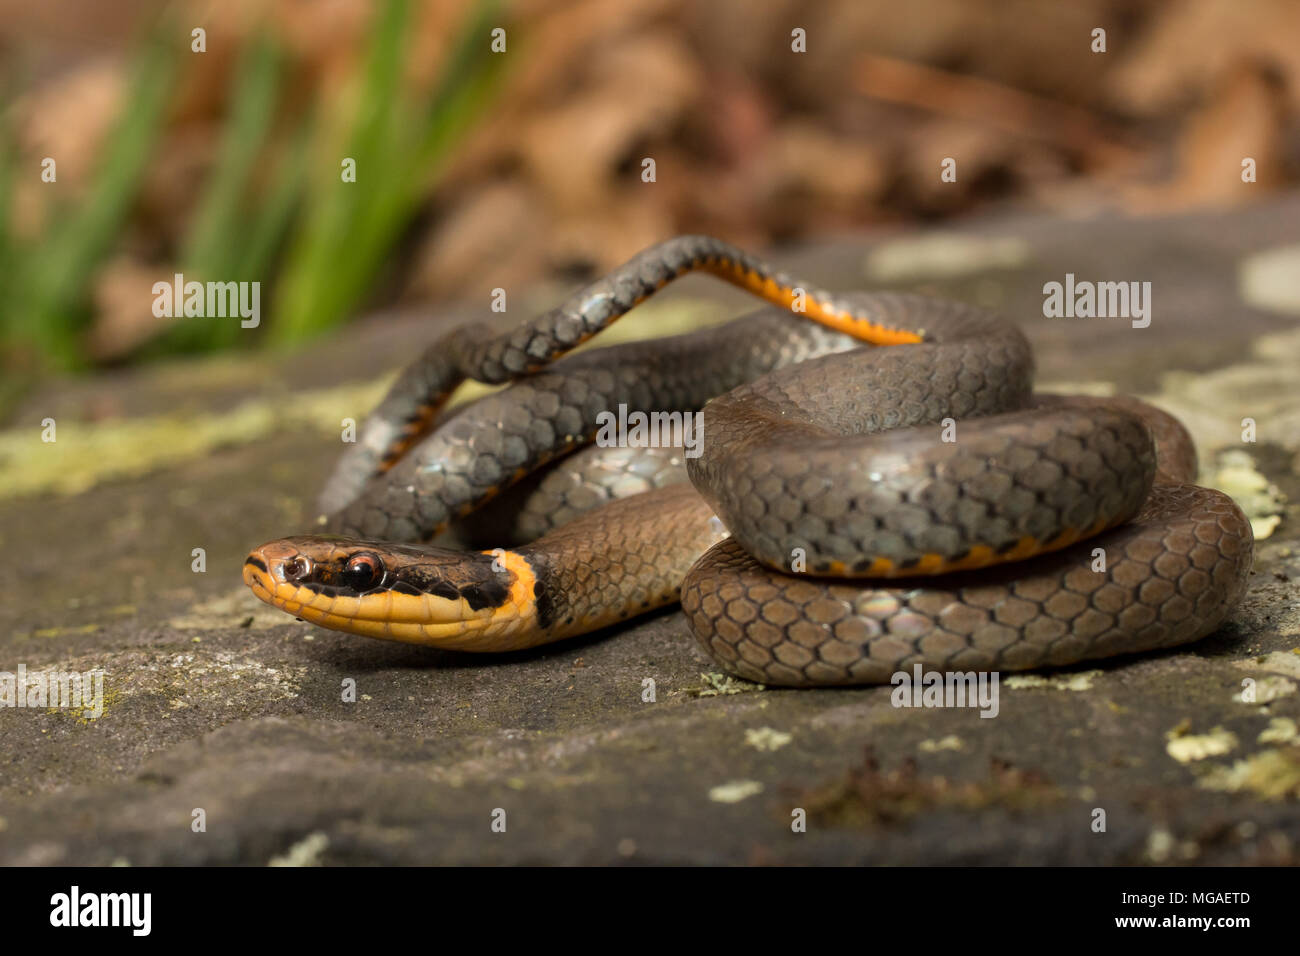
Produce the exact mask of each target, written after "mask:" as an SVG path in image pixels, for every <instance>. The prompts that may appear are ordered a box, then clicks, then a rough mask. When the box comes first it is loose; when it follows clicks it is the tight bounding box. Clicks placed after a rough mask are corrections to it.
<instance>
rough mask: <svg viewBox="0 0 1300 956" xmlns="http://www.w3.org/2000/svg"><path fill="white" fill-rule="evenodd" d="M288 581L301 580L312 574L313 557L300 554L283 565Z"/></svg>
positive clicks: (285, 577)
mask: <svg viewBox="0 0 1300 956" xmlns="http://www.w3.org/2000/svg"><path fill="white" fill-rule="evenodd" d="M281 567H282V568H283V573H284V579H285V580H286V581H301V580H302V579H303V578H306V577H308V576H310V575H311V559H310V558H307V557H304V556H303V555H301V554H300V555H298V556H297V557H294V558H290V559H289V560H288V561H286V562H284V564H283V565H281Z"/></svg>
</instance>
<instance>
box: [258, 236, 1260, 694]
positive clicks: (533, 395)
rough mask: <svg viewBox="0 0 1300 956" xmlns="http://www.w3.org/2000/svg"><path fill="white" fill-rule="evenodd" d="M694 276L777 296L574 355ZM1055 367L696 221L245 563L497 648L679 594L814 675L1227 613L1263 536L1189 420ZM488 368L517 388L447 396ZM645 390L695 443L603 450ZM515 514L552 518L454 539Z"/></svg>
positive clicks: (474, 338)
mask: <svg viewBox="0 0 1300 956" xmlns="http://www.w3.org/2000/svg"><path fill="white" fill-rule="evenodd" d="M689 273H703V274H708V275H712V276H715V277H718V278H721V279H723V280H725V281H727V282H729V283H731V284H733V285H735V286H739V287H740V288H742V289H744V290H746V291H748V292H750V293H752V294H754V295H756V296H758V297H759V298H761V299H763V300H765V302H766V303H767V306H766V307H765V308H764V309H762V310H760V311H758V312H756V313H754V314H753V315H749V316H745V317H742V318H740V319H736V320H734V321H732V322H728V323H726V324H724V325H719V326H714V327H710V328H706V329H704V330H700V331H696V332H692V333H688V334H685V335H678V336H671V337H667V338H662V339H658V340H652V341H639V342H630V343H624V344H621V345H614V346H609V347H606V348H591V349H586V350H582V351H580V352H578V353H576V354H567V353H569V352H570V351H571V350H573V349H574V348H575V347H576V346H578V345H580V344H582V343H583V342H585V341H587V340H588V339H590V338H592V337H593V336H594V335H596V334H597V333H599V332H600V331H601V330H603V329H604V328H606V327H607V326H609V325H610V324H611V323H612V322H614V321H615V320H616V319H618V318H619V317H620V316H622V315H624V314H626V313H627V312H628V311H630V310H631V309H633V308H634V307H635V306H636V305H637V304H639V303H641V302H642V301H644V300H645V299H646V298H648V297H649V296H651V295H653V294H654V293H655V292H656V291H657V290H659V289H661V288H663V287H664V286H665V285H667V284H668V283H669V282H671V281H673V280H674V279H677V278H679V277H681V276H683V275H686V274H689ZM593 344H594V343H593ZM1033 375H1034V359H1033V353H1032V350H1031V348H1030V345H1029V342H1028V340H1027V338H1026V337H1025V335H1024V333H1023V332H1022V331H1021V330H1020V328H1019V327H1018V326H1017V325H1016V324H1015V323H1013V322H1011V321H1010V320H1008V319H1006V318H1003V317H1001V316H1000V315H997V314H995V313H993V312H990V311H987V310H985V309H982V308H979V307H976V306H974V305H970V304H965V303H961V302H957V301H951V300H947V299H943V298H936V297H929V296H922V295H916V294H909V293H902V292H886V291H880V292H847V293H833V292H828V291H825V290H821V289H817V288H814V287H811V286H809V285H806V284H804V283H802V282H800V281H798V280H797V279H795V278H793V277H792V276H789V275H787V274H786V273H784V272H781V271H778V270H777V269H775V268H773V267H771V266H770V265H768V264H767V263H766V262H764V261H763V260H761V259H759V258H757V257H755V256H753V255H751V254H749V253H747V252H745V251H743V250H741V249H738V248H736V247H735V246H732V245H730V244H728V243H726V242H724V241H722V240H719V239H715V238H711V237H708V236H679V237H677V238H674V239H670V240H668V241H665V242H661V243H659V244H657V245H654V246H651V247H649V248H648V249H646V250H644V251H642V252H641V253H639V254H638V255H636V256H635V257H633V258H632V259H631V260H629V261H628V262H626V263H625V264H623V265H622V266H620V267H619V268H617V269H615V270H614V271H612V272H610V273H609V274H607V275H605V276H604V277H602V278H599V279H597V280H596V281H594V282H592V283H590V284H589V285H587V286H585V287H584V288H582V289H580V290H579V291H577V292H576V293H574V294H573V295H571V296H569V297H568V298H566V299H565V300H564V301H563V302H561V303H560V304H559V305H558V306H556V307H555V308H553V309H551V310H549V311H547V312H545V313H544V314H541V315H539V316H536V317H534V318H533V319H531V320H529V321H527V322H525V323H522V324H520V325H519V326H517V327H515V328H513V329H510V330H508V331H498V330H496V329H495V328H492V327H489V326H487V325H486V324H481V323H480V324H471V325H468V326H463V327H460V328H457V329H454V330H452V331H451V332H449V333H446V334H445V335H443V336H442V337H440V338H439V339H437V340H436V341H435V342H433V344H432V345H431V346H430V347H429V348H428V349H427V350H426V351H425V352H424V353H423V354H421V355H420V356H419V357H418V358H417V360H416V361H414V362H412V363H411V364H410V365H409V366H407V367H406V368H405V369H404V370H403V371H402V372H401V373H400V374H399V375H398V377H397V379H396V381H395V384H394V385H393V386H392V388H391V389H390V390H389V392H388V393H387V395H386V396H385V397H384V398H383V399H382V400H381V402H380V403H379V405H378V406H377V407H376V409H375V410H374V411H373V412H372V413H371V414H370V416H369V417H368V418H366V420H365V421H364V422H363V423H362V425H361V427H360V429H359V430H358V433H357V436H356V440H355V442H353V443H351V444H350V445H349V446H348V448H347V449H346V451H345V452H344V454H343V455H342V456H341V457H340V459H339V461H338V464H337V465H336V467H335V469H334V471H333V473H332V474H331V475H330V476H329V478H328V479H327V481H326V482H325V484H324V489H323V491H322V492H321V495H320V506H321V512H322V517H321V518H320V519H319V522H318V527H317V528H316V529H315V531H314V533H311V534H300V535H294V536H290V537H286V538H280V539H277V540H275V541H271V542H269V543H267V544H264V545H262V546H260V547H258V548H255V549H253V550H252V552H251V553H250V554H249V555H248V557H247V559H246V560H245V563H244V566H243V577H244V581H245V583H246V584H247V585H248V586H249V587H250V588H251V589H252V590H253V592H254V593H255V594H256V595H257V597H259V598H260V599H261V600H263V601H265V602H267V603H269V604H271V605H272V606H274V607H277V608H279V609H281V610H283V611H285V612H287V613H289V614H292V615H294V616H295V617H298V618H300V619H302V620H306V621H309V622H311V623H313V624H316V625H319V626H321V627H324V628H329V629H334V630H339V631H345V632H349V633H352V634H357V635H363V636H367V637H372V638H380V639H386V640H393V641H402V642H408V643H414V644H422V645H429V646H435V647H440V648H447V649H451V650H458V651H471V652H473V651H483V652H502V651H513V650H519V649H522V648H529V647H534V646H537V645H542V644H547V643H550V642H553V641H559V640H562V639H566V638H571V637H574V636H577V635H581V634H586V633H589V632H592V631H597V630H600V629H602V628H607V627H611V626H613V625H617V624H620V623H621V622H624V621H626V620H628V619H630V618H633V617H636V616H638V615H640V614H644V613H647V612H649V611H652V610H654V609H655V608H659V607H663V606H665V605H670V604H674V603H680V605H681V607H682V610H683V611H684V613H685V618H686V621H687V623H688V626H689V628H690V630H691V632H692V633H693V634H694V636H695V638H696V639H697V641H698V643H699V646H700V647H701V648H702V650H703V651H704V652H705V653H706V654H707V655H709V656H710V657H711V658H712V659H713V660H714V661H715V662H716V663H717V665H718V666H719V667H721V668H722V669H723V670H725V671H726V672H728V673H731V674H734V675H737V676H739V677H741V678H744V679H747V680H751V681H755V682H758V683H761V684H764V685H773V686H791V687H816V686H835V685H854V684H879V683H888V682H890V681H891V679H892V678H893V675H895V674H897V673H899V672H902V671H912V670H914V668H915V667H917V666H920V667H921V668H923V669H925V670H930V671H940V672H972V671H974V672H982V671H1020V670H1032V669H1039V668H1053V667H1061V666H1065V665H1070V664H1074V663H1076V662H1079V661H1085V660H1094V659H1099V658H1111V657H1116V656H1119V655H1129V654H1135V653H1139V652H1150V651H1155V650H1160V649H1164V648H1168V647H1173V646H1176V645H1182V644H1186V643H1189V642H1192V641H1196V640H1198V639H1200V638H1202V637H1204V636H1206V635H1208V634H1209V633H1211V632H1213V631H1214V630H1215V629H1216V628H1218V627H1219V626H1220V625H1221V624H1222V623H1223V622H1224V621H1225V620H1226V618H1227V617H1228V615H1229V614H1230V612H1231V611H1232V609H1233V608H1234V607H1235V605H1236V604H1237V603H1238V602H1239V601H1240V600H1241V598H1242V596H1243V594H1244V592H1245V590H1246V587H1247V583H1248V577H1249V575H1250V573H1251V566H1252V562H1253V537H1252V533H1251V527H1250V524H1249V522H1248V520H1247V519H1246V517H1245V515H1244V514H1243V513H1242V511H1241V509H1240V508H1239V507H1238V506H1237V505H1236V504H1235V503H1234V502H1233V500H1232V499H1231V498H1230V497H1229V496H1228V495H1226V494H1224V493H1223V492H1220V491H1217V490H1214V489H1210V488H1205V487H1201V486H1199V485H1197V484H1195V483H1194V478H1195V474H1196V460H1197V459H1196V452H1195V448H1194V446H1193V444H1192V440H1191V437H1190V435H1189V434H1188V432H1187V430H1186V429H1185V428H1184V427H1183V426H1182V424H1181V423H1180V422H1178V420H1177V419H1176V418H1174V417H1173V416H1171V415H1169V414H1168V413H1166V412H1164V411H1162V410H1160V409H1158V408H1156V407H1154V406H1152V405H1149V404H1147V403H1145V402H1142V401H1141V400H1139V399H1137V398H1132V397H1125V396H1116V397H1110V398H1096V397H1087V396H1062V395H1053V394H1044V393H1036V392H1035V391H1034V390H1033ZM466 379H474V380H477V381H479V382H483V383H487V384H499V385H504V384H507V383H510V384H509V387H506V388H503V389H501V390H498V391H496V392H494V393H492V394H489V395H487V396H486V397H483V398H480V399H478V400H477V401H476V402H473V403H471V404H469V405H463V406H460V407H459V408H457V409H455V410H454V411H451V412H448V411H447V406H448V401H449V399H450V397H451V395H452V393H453V392H454V391H455V390H456V389H457V388H458V387H459V386H460V385H461V383H462V382H464V381H465V380H466ZM620 405H623V406H626V408H627V409H632V410H641V411H643V412H646V413H650V412H656V411H659V412H662V411H663V410H678V411H687V412H691V413H692V414H694V415H695V416H696V418H695V424H696V427H697V428H698V429H699V434H700V440H699V442H698V448H697V454H694V455H690V454H685V453H684V449H683V448H682V447H675V448H669V449H664V448H650V447H646V448H643V449H633V448H629V447H614V448H605V447H600V445H599V444H594V443H593V441H594V439H596V438H597V437H598V436H599V431H600V426H601V423H602V421H605V422H607V421H608V417H606V418H604V419H602V413H605V414H606V415H608V413H610V412H611V410H613V409H617V408H619V406H620ZM624 444H625V445H627V444H628V443H627V442H625V443H624ZM566 469H567V470H566ZM493 499H496V501H495V502H493V503H492V505H489V504H488V503H489V502H492V500H493ZM507 505H508V507H506V506H507ZM494 506H495V507H504V508H505V511H504V514H505V515H506V518H505V519H503V520H502V521H498V525H499V526H501V527H504V528H513V529H514V530H515V531H516V532H518V531H519V530H520V529H521V528H523V529H525V530H528V529H531V530H532V531H533V532H540V535H539V536H538V535H532V536H530V537H531V540H525V541H524V543H522V544H514V543H511V544H510V546H508V547H501V546H498V547H483V548H480V549H474V548H467V547H447V546H443V545H441V544H436V543H432V542H433V539H434V538H435V537H436V536H438V535H440V534H442V533H443V532H445V531H446V530H447V529H448V528H453V529H454V528H456V527H458V526H468V527H473V526H474V524H475V518H476V516H478V515H482V514H485V513H486V512H488V511H490V510H491V508H492V507H494ZM502 533H504V532H502Z"/></svg>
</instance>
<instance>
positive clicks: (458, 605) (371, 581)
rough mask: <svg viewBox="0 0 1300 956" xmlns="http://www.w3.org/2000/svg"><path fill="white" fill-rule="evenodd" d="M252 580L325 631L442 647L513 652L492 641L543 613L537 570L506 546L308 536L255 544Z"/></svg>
mask: <svg viewBox="0 0 1300 956" xmlns="http://www.w3.org/2000/svg"><path fill="white" fill-rule="evenodd" d="M244 583H245V584H247V585H248V586H249V588H251V589H252V591H253V593H254V594H256V595H257V596H258V597H259V598H260V599H261V600H263V601H265V602H266V603H267V604H270V605H272V606H273V607H277V608H279V609H280V610H282V611H285V612H287V613H289V614H293V615H294V616H296V617H299V618H302V619H303V620H307V621H310V622H311V623H313V624H317V625H319V626H321V627H327V628H330V629H332V630H338V631H348V632H350V633H353V634H362V635H365V636H367V637H378V638H386V639H388V640H396V641H406V642H410V643H418V644H435V645H438V646H440V647H459V646H473V647H474V649H476V650H494V649H501V650H504V649H508V648H506V647H504V646H503V647H500V648H497V647H494V646H491V645H492V642H493V641H495V640H497V639H498V638H502V637H503V636H504V635H506V634H507V633H508V632H511V631H513V630H516V629H517V628H518V626H519V625H520V624H521V623H522V622H523V621H525V620H526V619H528V618H529V617H530V616H532V615H535V613H536V602H535V596H534V593H533V588H534V585H535V581H534V579H533V576H532V573H531V569H530V568H529V567H528V565H527V563H526V562H524V561H523V560H522V559H521V558H519V556H518V555H516V554H513V553H512V552H506V551H498V552H483V553H478V552H464V551H453V550H450V549H447V548H433V547H416V546H410V545H395V544H390V543H382V544H381V543H379V542H375V541H362V540H358V539H355V538H343V537H334V536H328V535H301V536H298V537H293V538H281V539H279V540H277V541H272V542H270V543H268V544H264V545H262V546H261V547H260V548H255V549H254V550H253V551H252V552H251V553H250V554H249V555H248V557H247V558H245V559H244ZM481 645H486V646H481Z"/></svg>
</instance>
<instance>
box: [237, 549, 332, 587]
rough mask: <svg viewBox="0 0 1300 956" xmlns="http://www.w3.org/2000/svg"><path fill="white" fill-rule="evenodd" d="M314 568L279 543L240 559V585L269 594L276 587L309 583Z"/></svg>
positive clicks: (306, 558) (297, 551) (301, 554)
mask: <svg viewBox="0 0 1300 956" xmlns="http://www.w3.org/2000/svg"><path fill="white" fill-rule="evenodd" d="M314 571H315V564H314V562H313V561H312V559H311V558H309V557H308V556H307V555H305V554H303V553H302V552H301V551H299V550H298V549H297V548H294V547H292V546H290V545H288V544H287V543H286V542H283V541H273V542H271V543H270V544H264V545H262V546H261V547H260V548H254V549H253V550H252V551H250V552H249V554H248V557H246V558H245V559H244V583H245V584H247V585H248V586H249V587H255V585H261V586H262V587H263V588H265V589H266V590H268V591H273V590H274V589H275V587H276V585H278V584H285V583H287V584H301V583H304V582H307V581H310V580H311V577H312V574H313V573H314Z"/></svg>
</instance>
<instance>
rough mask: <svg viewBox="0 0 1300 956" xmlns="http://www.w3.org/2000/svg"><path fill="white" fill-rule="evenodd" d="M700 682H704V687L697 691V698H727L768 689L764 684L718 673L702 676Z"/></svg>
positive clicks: (695, 692)
mask: <svg viewBox="0 0 1300 956" xmlns="http://www.w3.org/2000/svg"><path fill="white" fill-rule="evenodd" d="M700 680H702V681H703V682H704V686H703V687H700V688H696V689H695V691H694V694H695V696H696V697H726V696H729V695H731V694H747V693H750V692H752V691H756V690H766V689H767V688H766V686H765V685H763V684H755V683H753V682H751V681H747V680H744V679H743V678H740V677H732V676H731V675H730V674H721V673H716V672H714V673H709V674H700Z"/></svg>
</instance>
